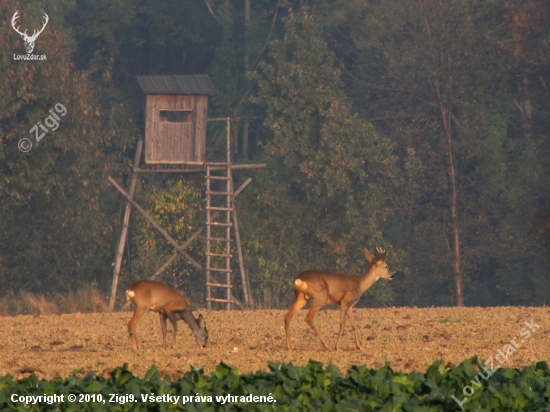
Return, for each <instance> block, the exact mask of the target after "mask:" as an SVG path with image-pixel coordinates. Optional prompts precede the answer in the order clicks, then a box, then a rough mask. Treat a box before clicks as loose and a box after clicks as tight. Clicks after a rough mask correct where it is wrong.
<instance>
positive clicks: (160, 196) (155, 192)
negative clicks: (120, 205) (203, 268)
mask: <svg viewBox="0 0 550 412" xmlns="http://www.w3.org/2000/svg"><path fill="white" fill-rule="evenodd" d="M203 186H204V177H203V176H201V175H199V176H195V177H189V176H187V177H186V178H179V179H174V180H166V181H162V182H161V181H157V180H142V182H141V184H140V187H138V188H137V189H136V193H138V194H139V201H140V204H141V205H142V206H143V208H144V209H145V210H146V211H147V213H148V214H149V216H151V217H152V218H153V219H154V220H155V222H157V223H159V224H160V225H161V226H162V227H163V228H164V229H165V230H166V231H167V232H168V233H169V234H170V236H172V238H173V239H174V240H176V242H178V244H183V243H184V242H185V241H186V240H187V239H188V238H189V237H190V236H191V235H192V234H193V232H195V231H196V230H197V229H199V228H200V227H201V226H202V225H203V224H204V216H205V214H206V211H205V204H204V200H203V196H202V189H203ZM132 220H133V224H132V226H133V227H134V228H135V229H134V230H133V231H132V232H131V236H130V242H131V253H130V259H129V261H127V262H125V263H130V265H129V266H127V268H126V269H124V274H123V275H125V276H124V278H125V282H126V283H128V284H130V283H131V282H133V281H135V280H137V279H143V278H149V277H150V276H151V275H153V273H154V272H155V271H156V270H157V269H158V268H159V267H160V266H161V265H162V264H163V263H164V262H165V261H166V260H168V259H169V258H170V256H171V255H172V254H173V253H174V252H175V251H176V250H175V249H174V248H173V246H172V245H171V244H170V243H168V242H167V241H166V239H165V238H164V237H163V236H162V234H161V233H159V232H158V230H157V229H155V228H154V227H152V226H151V225H150V223H149V222H148V221H147V220H146V219H145V218H143V217H142V216H140V215H138V214H134V215H133V219H132ZM203 242H204V236H202V235H201V236H199V237H198V238H196V239H195V240H194V241H193V242H192V243H191V244H190V245H189V246H187V248H186V250H187V251H188V252H189V253H190V254H191V256H193V257H194V258H196V259H199V260H202V258H203V257H204V247H203ZM126 271H127V272H128V273H126ZM160 280H163V281H165V282H167V283H169V284H170V285H172V286H174V287H182V288H183V290H185V291H186V294H187V295H188V296H189V297H190V298H191V301H192V302H195V303H199V302H202V301H203V300H204V292H203V291H204V289H205V288H204V287H200V286H199V285H203V284H204V273H203V272H199V271H198V270H197V269H196V268H195V267H194V266H193V265H192V264H191V263H189V262H188V261H187V260H186V259H185V258H182V257H181V256H179V257H178V259H177V260H176V261H175V262H173V263H172V264H171V265H170V266H169V267H168V268H167V269H166V270H165V271H164V272H163V273H162V277H161V278H160Z"/></svg>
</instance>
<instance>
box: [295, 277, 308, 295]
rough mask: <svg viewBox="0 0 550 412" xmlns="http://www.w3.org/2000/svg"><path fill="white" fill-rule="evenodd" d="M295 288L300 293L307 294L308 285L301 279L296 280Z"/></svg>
mask: <svg viewBox="0 0 550 412" xmlns="http://www.w3.org/2000/svg"><path fill="white" fill-rule="evenodd" d="M294 288H295V289H296V290H299V291H300V292H305V290H306V289H307V283H306V282H304V281H303V280H302V279H300V278H298V279H294Z"/></svg>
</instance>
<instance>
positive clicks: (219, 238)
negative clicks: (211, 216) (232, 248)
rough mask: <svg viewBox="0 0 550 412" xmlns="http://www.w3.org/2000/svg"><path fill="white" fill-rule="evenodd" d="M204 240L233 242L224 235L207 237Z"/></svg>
mask: <svg viewBox="0 0 550 412" xmlns="http://www.w3.org/2000/svg"><path fill="white" fill-rule="evenodd" d="M206 240H213V241H215V242H233V239H227V238H225V237H208V238H206Z"/></svg>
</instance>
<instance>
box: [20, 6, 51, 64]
mask: <svg viewBox="0 0 550 412" xmlns="http://www.w3.org/2000/svg"><path fill="white" fill-rule="evenodd" d="M18 13H19V10H18V11H16V12H15V14H14V15H13V18H12V19H11V26H12V27H13V29H14V30H15V31H16V32H17V33H19V34H20V35H21V38H22V39H23V40H24V41H25V48H26V49H27V54H31V53H32V51H33V49H34V42H36V39H37V38H38V35H39V34H40V33H42V32H43V31H44V29H45V28H46V25H47V24H48V21H49V20H50V19H49V17H48V15H47V14H46V13H44V23H43V25H42V28H41V29H40V30H34V32H33V33H32V36H29V35H27V30H25V32H24V33H21V32H20V31H19V27H15V21H16V20H17V19H18V18H19V15H18Z"/></svg>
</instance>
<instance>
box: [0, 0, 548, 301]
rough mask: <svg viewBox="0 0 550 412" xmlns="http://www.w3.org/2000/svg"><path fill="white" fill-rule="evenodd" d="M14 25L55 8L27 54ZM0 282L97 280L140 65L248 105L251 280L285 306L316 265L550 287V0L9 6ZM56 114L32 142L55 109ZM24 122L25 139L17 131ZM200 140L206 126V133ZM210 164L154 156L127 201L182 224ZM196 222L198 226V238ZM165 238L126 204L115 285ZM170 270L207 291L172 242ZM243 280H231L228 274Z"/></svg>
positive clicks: (409, 285) (224, 101)
mask: <svg viewBox="0 0 550 412" xmlns="http://www.w3.org/2000/svg"><path fill="white" fill-rule="evenodd" d="M16 11H19V16H20V17H19V20H18V24H20V25H21V28H22V29H24V28H28V30H29V31H32V28H33V27H34V26H36V28H38V27H40V25H41V17H42V16H43V14H44V12H46V13H47V14H48V15H49V22H48V25H47V28H46V29H45V30H44V31H43V32H42V33H41V34H40V36H39V37H38V39H37V41H36V46H35V51H34V53H40V54H45V55H46V56H47V60H43V61H21V60H15V59H14V58H13V55H14V54H21V53H24V47H23V42H22V40H21V38H20V36H19V35H18V34H17V33H16V32H15V31H14V30H12V28H11V27H10V22H11V20H12V16H13V14H14V13H15V12H16ZM0 15H1V16H2V21H3V22H4V24H3V26H2V27H4V29H3V30H1V31H0V39H1V40H2V41H1V43H0V56H1V57H2V58H1V59H0V65H1V71H0V72H1V73H2V74H3V76H2V78H1V85H0V88H1V90H2V93H0V126H1V127H0V156H1V162H0V221H1V222H2V228H1V230H0V245H1V247H0V281H1V282H2V284H3V285H4V288H3V293H4V294H6V293H13V292H17V291H21V290H27V291H33V292H40V293H50V292H58V291H63V290H67V291H69V290H75V289H78V288H81V287H86V286H90V285H92V286H96V287H98V288H99V289H100V290H102V291H104V293H105V294H107V293H108V291H109V287H110V278H111V274H112V262H113V259H114V252H115V246H116V242H117V240H118V236H119V233H120V222H121V217H122V213H123V208H124V206H125V203H124V199H122V198H121V197H120V196H119V195H118V194H117V193H116V191H115V190H114V189H113V188H112V187H111V186H110V185H109V184H108V182H107V176H108V175H111V176H114V177H115V178H116V179H118V180H119V181H120V182H126V181H127V180H128V178H129V176H130V173H131V164H132V159H133V153H134V150H135V147H136V142H137V140H138V139H140V138H141V136H142V133H143V121H144V119H143V116H142V111H143V96H142V94H141V91H140V89H139V86H138V84H137V81H136V79H135V76H136V75H155V74H202V73H206V74H209V75H210V77H211V79H212V82H213V84H214V87H215V88H216V91H217V94H216V96H214V97H212V98H211V99H210V107H209V110H210V115H211V116H212V117H218V116H230V117H233V118H235V119H240V121H239V122H235V126H236V127H235V128H234V130H233V132H234V133H233V136H232V137H233V142H232V146H233V151H234V154H235V161H238V162H254V163H259V162H265V163H267V165H268V167H267V168H265V169H263V170H254V171H239V172H238V174H236V180H237V181H236V186H237V185H238V184H239V183H240V182H242V181H244V179H246V178H248V177H252V179H253V183H252V184H251V185H249V187H247V188H246V190H245V191H243V192H242V194H241V195H240V196H239V198H238V200H237V203H238V207H239V217H240V219H241V225H242V228H241V229H242V237H243V242H244V254H245V259H246V266H247V270H248V272H249V276H250V280H251V284H252V290H253V294H254V298H255V301H256V302H257V303H258V305H259V306H262V307H285V306H288V305H289V304H290V303H291V302H292V299H293V292H292V286H291V284H292V279H293V278H294V277H295V276H296V275H297V274H298V273H299V272H300V271H301V270H304V269H307V268H318V269H325V270H331V271H338V272H346V273H354V274H359V273H360V272H361V270H363V269H365V268H366V266H367V262H365V261H363V260H362V249H363V248H368V249H370V250H373V249H374V248H375V247H377V246H382V247H384V248H385V249H389V251H390V252H389V256H388V261H389V263H390V267H391V268H392V269H394V270H395V271H396V276H395V278H394V280H393V281H392V282H384V283H380V282H378V283H377V284H376V285H375V286H374V287H373V288H372V289H371V292H370V293H369V294H367V296H365V297H363V298H362V301H361V304H362V305H371V306H372V305H374V306H380V305H416V306H427V305H481V306H486V305H541V304H544V303H545V299H546V295H547V292H548V291H549V290H550V278H549V276H548V274H549V270H550V256H549V245H550V243H549V241H550V202H549V200H550V199H549V190H548V189H549V187H548V178H547V176H548V172H549V166H550V164H549V163H550V156H549V155H550V153H549V142H550V138H549V137H550V132H549V130H550V128H549V127H548V126H549V125H548V123H549V119H550V98H549V97H550V90H549V87H550V46H549V44H550V5H549V4H547V2H545V1H542V0H531V1H520V0H515V1H504V0H495V1H491V2H486V1H478V0H465V1H464V0H449V1H445V2H440V1H436V0H416V1H414V2H410V1H401V0H398V1H389V0H379V1H367V2H365V1H359V0H322V1H319V2H313V3H312V2H308V1H305V0H302V1H290V0H260V1H250V0H239V1H237V0H204V1H202V2H201V1H193V0H183V1H180V2H177V4H174V3H172V2H168V1H167V0H157V1H152V0H149V1H147V0H140V1H137V2H136V1H130V0H122V1H120V2H116V3H112V2H107V1H104V0H92V1H86V2H84V1H81V0H77V1H68V0H55V1H52V2H49V3H48V5H47V7H46V8H44V6H43V5H41V4H37V3H33V2H30V1H24V2H16V1H14V0H7V1H5V2H3V3H2V4H1V5H0ZM56 104H62V105H63V106H64V107H65V108H66V114H65V115H64V116H63V117H62V118H61V119H60V121H59V125H58V127H57V129H56V130H55V131H51V132H49V133H48V134H46V135H45V137H44V138H43V139H42V140H40V141H39V142H36V141H35V140H33V135H31V133H29V130H30V129H31V128H32V127H33V126H34V125H36V124H37V123H38V122H40V121H43V120H44V118H45V117H46V116H47V115H48V113H49V111H50V109H52V108H54V107H56ZM24 137H26V138H29V139H31V140H32V143H33V147H32V149H31V150H30V151H29V152H22V151H21V150H20V149H19V148H18V142H19V141H20V140H21V139H22V138H24ZM209 139H211V138H210V136H209ZM203 185H204V182H203V177H202V176H198V175H195V176H190V175H186V176H184V177H174V176H170V177H167V176H165V175H160V176H148V177H146V178H143V179H140V181H139V184H138V188H137V190H136V193H137V200H138V202H140V203H141V204H142V205H143V206H144V207H145V208H146V209H147V210H148V211H149V212H150V213H151V215H152V216H153V217H154V218H155V219H157V220H158V221H159V222H161V223H162V225H163V226H164V227H165V228H166V229H167V230H168V232H170V233H171V235H172V236H173V237H174V238H175V239H176V240H177V241H179V242H183V241H184V240H185V239H186V238H187V237H189V235H190V234H191V233H193V232H194V231H196V230H197V229H198V228H199V227H200V226H202V225H203V224H204V216H205V213H204V201H203V197H204V194H203ZM201 242H203V239H201V238H200V237H199V238H198V239H197V240H196V241H194V242H193V243H192V244H191V245H190V251H191V253H193V255H194V256H196V257H197V259H199V260H200V259H203V258H204V256H203V254H204V250H203V249H204V248H203V247H202V243H201ZM173 253H174V250H173V248H172V247H171V246H170V245H169V244H167V243H166V242H164V240H163V239H162V237H161V236H160V235H159V234H157V233H156V232H155V230H154V228H152V227H150V225H149V224H148V223H147V221H145V220H144V219H142V218H141V217H140V216H138V215H136V214H134V215H133V217H132V220H131V226H130V232H129V241H128V244H127V247H126V251H125V255H124V264H123V272H122V279H123V284H122V287H124V286H125V285H126V284H129V283H130V282H131V281H133V280H135V279H138V278H144V277H149V276H151V275H152V274H153V272H154V271H155V270H156V269H157V268H158V267H159V266H160V265H161V264H162V262H164V261H165V260H166V259H168V258H169V257H170V256H171V255H172V254H173ZM163 280H165V281H167V282H168V283H171V284H173V285H175V286H181V287H182V288H183V289H184V290H185V291H186V292H187V293H188V294H189V296H190V297H191V300H192V301H195V302H197V303H198V304H200V303H201V302H203V301H204V274H203V273H199V272H198V271H196V270H195V269H194V268H193V267H192V266H191V265H188V264H187V263H186V262H185V261H184V260H183V259H178V260H176V261H174V263H172V264H171V265H170V266H169V267H168V269H167V270H166V271H165V273H164V275H163ZM236 293H237V294H238V293H239V291H238V288H237V290H236Z"/></svg>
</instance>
